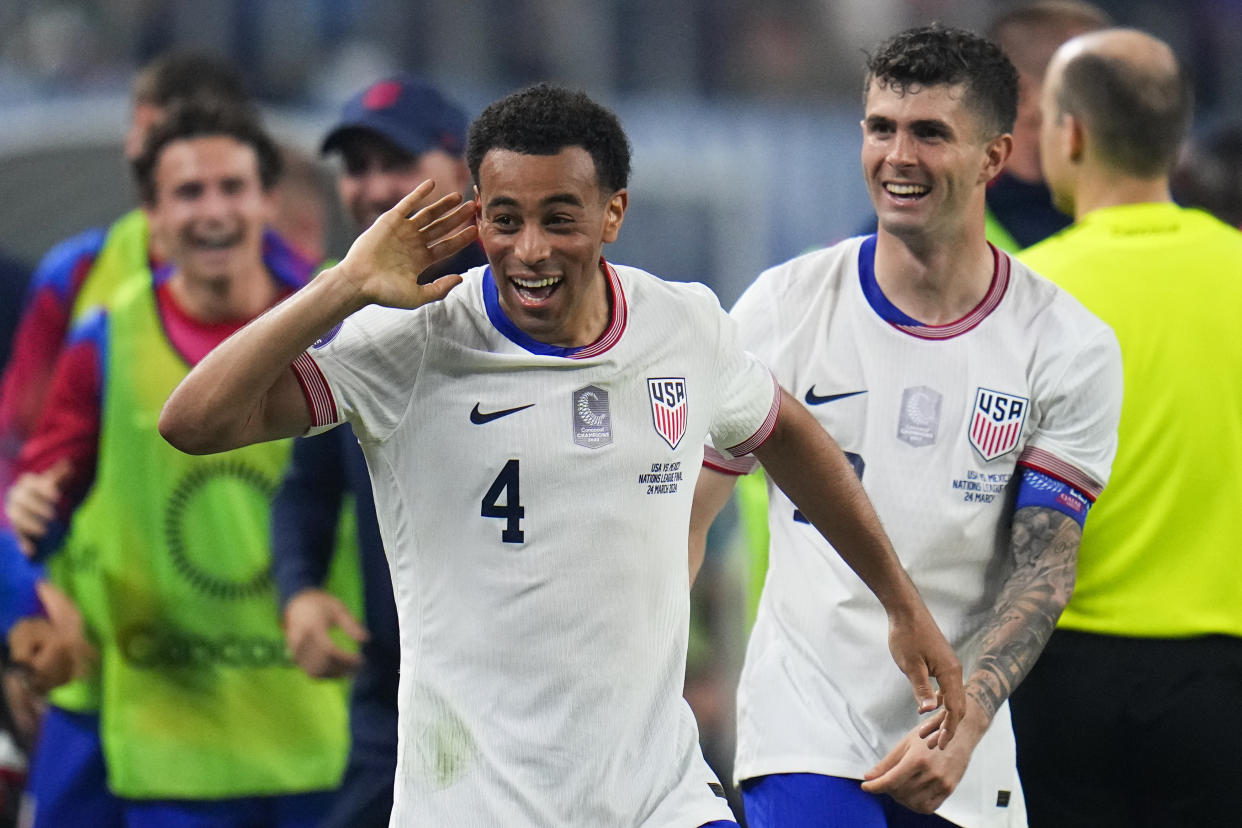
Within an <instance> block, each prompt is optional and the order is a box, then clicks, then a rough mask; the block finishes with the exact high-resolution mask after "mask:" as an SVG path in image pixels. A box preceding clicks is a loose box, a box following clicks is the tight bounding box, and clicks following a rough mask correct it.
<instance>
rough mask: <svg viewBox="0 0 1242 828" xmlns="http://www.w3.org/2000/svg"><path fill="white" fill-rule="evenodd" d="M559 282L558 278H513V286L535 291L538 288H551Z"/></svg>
mask: <svg viewBox="0 0 1242 828" xmlns="http://www.w3.org/2000/svg"><path fill="white" fill-rule="evenodd" d="M560 280H561V279H560V277H559V276H548V277H546V278H544V279H519V278H517V277H516V276H514V277H513V282H514V284H516V285H517V286H518V287H523V288H526V289H527V290H536V289H538V288H545V287H551V286H552V285H555V284H556V283H557V282H559V281H560Z"/></svg>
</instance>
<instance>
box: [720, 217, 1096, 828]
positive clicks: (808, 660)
mask: <svg viewBox="0 0 1242 828" xmlns="http://www.w3.org/2000/svg"><path fill="white" fill-rule="evenodd" d="M864 242H865V243H866V247H865V249H864ZM873 251H874V237H869V239H866V240H865V239H862V238H857V239H849V240H846V241H844V242H842V243H840V244H838V245H836V246H835V247H832V248H830V249H828V250H822V251H817V252H814V253H810V254H807V255H805V256H802V257H800V258H797V259H794V260H793V261H791V262H787V263H785V264H783V265H780V266H779V267H776V268H773V269H771V270H769V271H767V272H765V273H763V274H762V275H761V276H760V277H759V278H758V280H756V282H755V283H754V284H753V285H752V286H751V287H750V288H749V289H748V290H747V291H746V293H745V294H744V295H743V296H742V297H741V298H740V299H739V300H738V303H737V306H736V307H735V308H734V310H733V312H732V315H733V317H734V318H735V319H736V320H737V321H738V324H739V327H740V329H741V337H742V342H743V345H745V346H746V347H747V348H748V349H749V350H750V351H752V352H753V353H755V354H756V355H757V356H758V357H759V358H760V359H761V360H763V361H764V362H766V363H767V364H768V366H769V367H770V368H772V371H773V373H774V374H775V376H776V378H777V380H778V381H779V382H780V384H781V385H782V386H784V387H785V388H786V389H787V390H788V391H789V392H790V393H791V394H794V395H795V396H797V397H798V398H800V399H803V400H805V402H806V403H807V407H808V408H809V409H810V411H811V412H812V413H813V414H814V415H815V417H816V418H817V419H818V420H819V422H820V423H822V424H823V426H824V427H825V429H827V431H828V432H829V433H830V434H832V435H833V436H834V437H835V438H836V440H837V441H838V442H839V443H840V444H841V447H842V448H843V449H844V450H845V451H846V452H848V453H849V454H850V459H851V461H852V462H853V464H854V467H855V470H856V471H857V472H859V473H860V474H861V477H862V482H863V485H864V487H865V488H866V490H867V494H868V495H869V496H870V498H871V500H872V502H873V503H874V504H875V508H876V510H877V512H878V513H879V516H880V519H881V521H882V522H883V524H884V528H885V530H886V531H887V532H888V534H889V536H890V537H891V538H892V541H893V544H894V546H895V547H896V550H897V554H898V556H899V557H900V558H901V562H902V564H903V565H904V566H905V567H906V569H907V570H908V571H909V572H910V575H911V576H912V577H913V579H914V582H915V583H916V584H917V585H918V588H919V591H920V592H921V593H922V595H923V598H924V600H925V601H926V602H927V605H928V607H929V608H930V609H931V612H932V614H933V615H934V616H935V618H936V621H937V622H938V623H939V624H940V626H941V628H942V629H943V630H944V633H945V635H946V636H947V637H948V639H949V641H950V643H952V644H953V646H954V648H955V649H956V651H957V653H958V655H959V657H960V658H961V660H962V663H963V666H964V667H965V669H966V673H967V675H969V674H970V672H971V670H972V668H973V662H974V660H975V656H976V652H977V643H978V642H977V641H976V637H977V636H976V634H977V632H978V631H979V629H980V627H981V625H982V624H983V623H984V622H985V621H987V620H988V619H989V618H990V617H991V616H992V609H991V608H992V606H993V602H994V600H995V598H996V595H997V593H998V590H999V588H1000V585H1001V584H1002V582H1003V581H1004V580H1005V578H1006V577H1007V576H1008V575H1009V573H1010V556H1009V553H1008V542H1009V527H1010V518H1011V514H1012V508H1013V507H1012V504H1013V494H1014V490H1015V485H1014V484H1016V482H1017V481H1016V480H1015V479H1014V478H1015V473H1016V466H1017V465H1018V464H1019V463H1022V464H1023V465H1028V466H1031V467H1034V468H1037V469H1040V470H1042V471H1045V472H1046V473H1048V474H1051V475H1052V476H1054V477H1057V478H1059V479H1061V480H1063V481H1065V482H1067V483H1070V484H1071V485H1073V486H1074V487H1075V488H1077V489H1078V490H1080V491H1083V492H1085V493H1087V494H1088V495H1090V496H1092V497H1094V495H1095V494H1096V493H1098V491H1099V490H1100V488H1101V487H1102V485H1103V483H1104V482H1105V481H1106V480H1107V477H1108V472H1109V467H1110V464H1111V462H1112V457H1113V453H1114V451H1115V447H1116V442H1115V441H1116V435H1115V426H1116V421H1117V416H1118V412H1119V411H1120V404H1121V373H1120V371H1121V361H1120V352H1119V350H1118V346H1117V343H1116V340H1115V338H1114V336H1113V333H1112V331H1111V330H1110V329H1109V328H1108V327H1107V326H1106V325H1104V324H1103V323H1102V322H1100V321H1099V320H1098V319H1096V318H1095V317H1094V316H1092V315H1091V314H1090V313H1089V312H1087V311H1086V310H1085V309H1084V308H1083V307H1082V306H1081V305H1080V304H1078V302H1077V301H1075V300H1074V299H1073V298H1071V297H1070V296H1069V294H1067V293H1065V292H1064V291H1062V290H1060V289H1058V288H1056V287H1055V286H1054V285H1053V284H1052V283H1050V282H1048V281H1046V280H1045V279H1043V278H1042V277H1039V276H1037V275H1035V274H1034V273H1033V272H1032V271H1030V270H1029V269H1027V268H1026V267H1025V266H1023V265H1022V264H1020V263H1018V262H1016V261H1015V260H1013V259H1011V258H1009V256H1008V255H1006V254H1005V253H1000V252H998V253H997V270H996V275H995V277H994V279H993V284H992V287H991V289H990V290H989V292H988V295H987V297H986V298H985V299H984V300H983V302H981V303H980V305H979V306H978V307H977V308H975V310H974V311H972V312H971V313H970V314H969V315H968V316H967V317H965V318H963V319H962V320H960V321H958V322H956V323H954V324H951V325H945V326H937V327H924V326H920V325H918V324H917V323H914V324H910V325H904V326H903V325H895V324H890V323H889V322H887V321H885V319H884V318H882V317H881V316H880V315H879V313H878V312H877V309H876V308H877V307H881V306H884V305H885V304H887V300H886V299H884V298H883V296H882V294H881V293H880V292H879V290H878V287H877V286H876V284H875V281H874V276H873V275H871V271H870V266H871V262H872V260H873V258H874V255H873ZM860 252H862V255H861V258H860ZM860 261H861V263H862V264H861V266H862V273H861V274H860ZM869 296H870V298H869ZM888 307H889V309H890V312H889V314H887V315H888V316H889V318H892V312H893V311H895V312H896V313H898V314H899V313H900V312H899V311H896V310H895V308H892V306H891V305H889V306H888ZM909 321H910V322H912V323H913V320H909ZM1011 481H1012V483H1011ZM769 497H770V511H769V525H770V528H771V553H770V559H769V560H770V568H769V570H768V574H767V580H766V582H765V584H764V590H763V595H762V598H761V601H760V605H759V612H758V618H757V621H756V623H755V628H754V631H753V633H752V635H751V639H750V644H749V647H748V650H747V654H746V663H745V667H744V670H743V674H742V679H741V685H740V688H739V696H738V707H739V711H738V719H739V722H738V758H737V764H736V774H737V777H738V778H739V779H746V778H749V777H753V776H761V775H764V774H771V773H790V772H811V773H822V774H827V775H832V776H841V777H849V778H855V779H861V778H862V776H863V774H864V772H866V771H867V770H869V769H870V768H871V767H872V766H873V765H874V764H875V763H876V762H877V761H878V760H879V759H880V758H882V757H883V756H884V755H885V754H886V753H887V752H888V751H889V750H890V749H891V748H893V747H894V746H895V745H896V744H897V742H898V741H899V740H900V739H901V738H902V737H903V736H904V735H905V734H906V733H907V732H908V731H909V730H910V729H911V728H912V727H913V726H914V725H915V724H916V722H917V714H916V707H915V702H914V698H913V695H912V693H911V690H910V687H909V685H908V683H907V682H906V680H905V678H904V676H902V675H901V673H900V672H899V671H898V670H897V669H896V667H895V666H894V665H893V663H892V661H891V660H890V659H889V658H887V656H886V653H887V652H888V648H887V632H888V627H887V623H886V617H885V614H884V611H883V608H882V607H881V606H880V603H879V602H878V601H877V600H876V599H875V597H874V596H873V595H872V594H871V593H870V592H869V591H868V590H867V588H866V587H865V586H864V585H863V583H862V582H861V581H860V580H859V578H858V576H857V575H855V574H854V573H853V572H851V571H850V570H849V568H848V567H847V566H846V565H845V564H844V563H843V562H842V561H841V560H840V558H839V557H838V556H837V555H836V553H835V552H834V551H833V550H832V548H831V547H830V546H829V545H828V544H827V543H826V542H825V541H824V540H823V538H822V537H821V536H820V535H819V533H818V532H817V531H816V530H815V529H814V528H813V527H812V526H810V525H809V524H807V523H805V522H801V521H800V520H799V519H798V518H796V517H795V511H794V506H793V504H792V503H791V502H790V501H789V499H788V498H786V497H785V496H784V495H783V494H782V493H781V492H780V491H779V490H777V489H775V488H774V487H773V486H771V485H769ZM1005 792H1008V793H1005ZM938 813H939V814H940V815H941V816H943V817H944V818H946V819H948V820H950V821H952V822H954V823H956V824H958V825H962V826H966V827H967V828H981V827H982V826H989V828H990V826H1022V825H1025V824H1026V821H1025V819H1026V814H1025V805H1024V803H1023V800H1022V797H1021V791H1020V789H1019V785H1018V776H1017V772H1016V770H1015V759H1014V746H1013V736H1012V731H1011V728H1010V724H1009V710H1008V706H1007V705H1006V706H1005V707H1003V708H1002V709H1001V710H1000V711H998V713H997V715H996V718H995V720H994V721H993V725H992V727H991V728H990V729H989V731H988V732H987V734H986V735H985V736H984V738H983V740H982V741H981V742H980V744H979V746H978V748H977V749H976V751H975V753H974V756H973V759H972V761H971V763H970V766H969V768H968V770H967V771H966V775H965V777H964V778H963V779H962V782H961V785H960V786H959V787H958V789H957V790H956V791H955V792H954V794H953V795H952V796H951V797H949V799H948V800H947V801H946V802H945V803H944V805H943V807H941V808H940V810H939V811H938Z"/></svg>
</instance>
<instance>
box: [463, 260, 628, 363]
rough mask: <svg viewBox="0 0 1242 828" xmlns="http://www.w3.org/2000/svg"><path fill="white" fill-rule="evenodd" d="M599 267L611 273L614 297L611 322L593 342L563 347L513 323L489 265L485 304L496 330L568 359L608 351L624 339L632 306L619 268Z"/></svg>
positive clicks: (535, 350)
mask: <svg viewBox="0 0 1242 828" xmlns="http://www.w3.org/2000/svg"><path fill="white" fill-rule="evenodd" d="M599 264H600V267H602V268H603V269H604V273H605V274H606V275H607V276H608V293H609V297H610V299H611V300H612V301H611V302H610V305H611V314H612V318H611V319H610V320H609V322H608V326H607V327H606V328H605V329H604V332H603V333H602V334H600V337H599V339H596V340H595V341H594V342H592V343H591V344H590V345H581V346H579V347H577V348H562V347H560V346H558V345H548V344H547V343H545V342H540V341H539V340H537V339H534V338H533V337H531V336H530V335H529V334H527V333H526V332H525V331H523V330H522V329H521V328H519V327H518V326H517V325H515V324H513V322H512V320H510V319H509V317H508V316H505V312H504V309H503V308H502V307H501V306H500V292H499V289H498V288H497V287H496V279H495V277H493V276H492V266H491V265H488V266H487V268H486V269H485V270H484V271H483V307H484V309H485V310H486V311H487V318H488V319H489V320H490V321H491V323H492V325H494V326H495V327H496V330H498V331H500V332H501V333H502V334H504V337H505V338H506V339H508V340H509V341H510V342H512V343H513V344H515V345H517V346H518V347H520V348H524V349H525V350H527V351H530V352H531V353H532V354H539V355H540V356H559V357H566V358H568V359H587V358H589V357H593V356H599V355H600V354H602V353H604V352H605V351H607V350H608V349H609V348H611V347H612V346H613V345H616V344H617V341H618V340H620V339H621V334H623V333H625V324H626V320H627V318H628V316H629V308H628V306H627V304H626V301H625V291H623V290H622V289H621V279H620V278H619V277H618V276H617V272H616V271H615V270H613V268H612V265H610V264H608V262H606V261H604V260H603V259H602V258H601V259H600V260H599Z"/></svg>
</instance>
